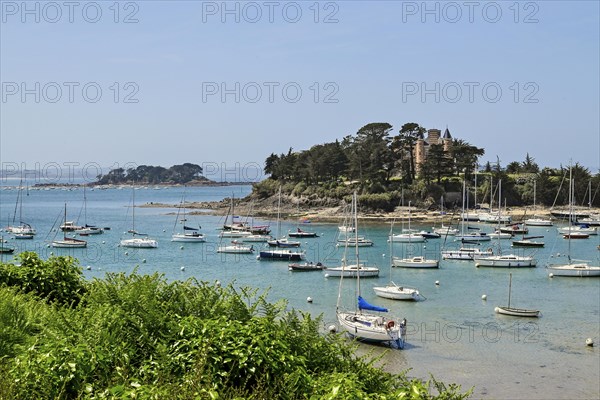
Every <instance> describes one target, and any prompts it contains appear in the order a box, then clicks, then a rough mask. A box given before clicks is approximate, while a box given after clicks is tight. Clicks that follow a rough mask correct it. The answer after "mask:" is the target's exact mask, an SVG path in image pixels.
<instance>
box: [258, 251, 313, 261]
mask: <svg viewBox="0 0 600 400" xmlns="http://www.w3.org/2000/svg"><path fill="white" fill-rule="evenodd" d="M258 257H259V259H260V260H281V261H301V260H302V259H303V258H304V254H303V253H298V252H294V251H289V250H288V251H285V250H265V251H261V252H260V253H259V256H258Z"/></svg>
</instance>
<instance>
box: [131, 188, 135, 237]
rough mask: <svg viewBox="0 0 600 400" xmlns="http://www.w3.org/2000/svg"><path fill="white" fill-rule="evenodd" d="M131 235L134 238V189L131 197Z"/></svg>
mask: <svg viewBox="0 0 600 400" xmlns="http://www.w3.org/2000/svg"><path fill="white" fill-rule="evenodd" d="M131 205H132V207H131V234H132V235H133V236H135V187H134V188H133V194H132V195H131Z"/></svg>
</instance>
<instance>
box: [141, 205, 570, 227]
mask: <svg viewBox="0 0 600 400" xmlns="http://www.w3.org/2000/svg"><path fill="white" fill-rule="evenodd" d="M137 207H140V208H166V209H169V208H172V209H177V208H179V207H180V206H179V205H178V204H165V203H154V202H150V203H146V204H142V205H139V206H137ZM185 207H186V209H187V210H190V211H188V214H190V215H214V216H224V215H227V214H228V213H229V209H230V203H229V201H228V200H227V199H226V200H222V201H214V202H194V203H186V206H185ZM238 208H241V209H242V210H243V211H242V210H241V212H237V211H236V215H243V216H245V215H249V213H248V212H247V211H249V210H250V209H251V207H247V206H245V205H239V206H238ZM199 210H202V211H199ZM474 211H475V210H474ZM277 213H278V212H277V207H273V206H267V207H263V208H260V209H255V211H254V213H253V215H252V216H253V217H254V218H261V219H276V218H277ZM502 215H509V216H511V217H512V222H513V223H517V222H520V221H522V220H524V219H527V218H530V217H532V216H533V210H531V208H530V207H527V206H525V207H512V208H510V209H508V210H506V212H503V213H502ZM535 215H536V216H539V217H544V218H548V219H551V220H552V221H560V219H557V218H555V217H553V216H552V215H551V214H550V209H540V208H537V209H536V212H535ZM345 218H346V216H345V214H344V211H343V207H323V206H315V207H313V208H311V209H308V210H302V209H300V210H298V209H297V208H294V207H282V209H281V210H280V219H281V220H285V221H297V220H298V219H300V220H305V221H307V223H308V222H310V223H315V222H316V223H342V222H343V221H344V219H345ZM408 218H409V207H406V206H405V207H397V208H396V210H394V211H392V212H387V213H386V212H376V213H360V212H359V213H358V219H359V220H361V221H363V222H367V223H390V222H393V221H395V220H396V221H403V220H404V221H408ZM410 220H411V221H412V222H415V223H416V224H441V223H445V224H446V225H449V224H453V225H455V224H457V223H460V221H461V219H460V212H459V211H456V212H453V213H445V214H443V215H441V214H440V212H439V211H428V210H422V209H418V208H416V207H411V208H410ZM473 222H476V221H473ZM489 225H490V226H492V225H494V224H492V223H490V224H489Z"/></svg>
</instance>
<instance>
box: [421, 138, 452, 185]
mask: <svg viewBox="0 0 600 400" xmlns="http://www.w3.org/2000/svg"><path fill="white" fill-rule="evenodd" d="M453 173H454V162H453V160H452V158H451V157H450V155H449V154H448V153H447V152H446V151H444V145H443V144H432V145H430V146H429V153H428V154H427V160H426V161H425V164H424V165H423V168H422V169H421V175H422V176H423V178H424V179H425V181H426V182H427V184H430V183H431V179H432V178H435V179H436V182H437V183H438V184H439V183H441V182H442V177H444V176H451V175H453Z"/></svg>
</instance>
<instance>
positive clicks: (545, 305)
mask: <svg viewBox="0 0 600 400" xmlns="http://www.w3.org/2000/svg"><path fill="white" fill-rule="evenodd" d="M250 190H251V188H250V186H243V185H241V186H223V187H206V188H188V189H186V200H188V201H215V200H221V199H223V198H225V197H230V196H231V195H232V193H233V194H234V195H235V197H243V196H245V195H246V194H248V193H249V191H250ZM16 195H17V191H16V190H14V189H13V190H6V189H5V190H0V225H1V226H5V225H6V224H8V222H9V220H11V219H12V214H13V212H14V209H15V201H16ZM86 196H87V200H88V201H87V222H88V223H90V224H96V225H98V226H102V227H104V226H108V227H111V230H110V231H107V232H106V233H105V234H103V235H98V236H89V237H88V238H87V239H86V240H88V248H87V249H70V250H65V249H51V248H48V247H47V243H46V241H48V240H52V239H53V237H54V235H55V234H57V232H52V231H51V228H52V226H53V225H54V224H55V223H56V222H57V221H59V222H60V221H62V218H63V212H64V203H65V202H66V203H67V212H68V219H70V220H76V219H77V217H78V216H79V215H80V214H81V216H80V217H79V222H80V223H83V222H84V221H83V212H82V211H81V210H82V204H83V190H82V189H74V190H61V189H54V190H29V195H28V196H24V208H23V220H24V221H26V222H29V223H31V224H32V225H33V226H34V227H35V228H36V229H37V230H38V235H37V236H36V238H35V239H34V240H30V241H16V240H10V239H9V241H10V242H11V244H12V245H15V246H17V248H18V250H20V251H23V250H35V251H38V252H40V253H41V254H42V255H43V256H48V255H50V253H51V252H53V253H54V254H65V255H67V254H68V255H73V256H75V257H77V258H79V259H80V262H81V265H83V266H84V267H86V269H85V270H84V274H85V276H86V278H88V279H92V278H95V277H98V278H101V277H103V276H104V274H105V273H106V272H120V271H124V272H131V271H133V270H134V269H135V268H138V271H139V272H142V273H153V272H155V271H158V272H161V273H163V274H165V276H166V277H167V278H168V279H187V278H191V277H194V278H196V279H198V280H203V281H211V282H212V281H216V280H219V281H220V282H221V283H222V284H227V283H230V282H234V284H235V285H237V286H251V287H256V288H261V289H265V290H266V289H268V290H269V296H270V299H271V300H278V299H287V301H288V304H289V306H290V308H291V307H294V308H296V309H300V310H303V311H308V312H311V313H313V314H315V315H318V314H321V313H322V314H323V319H324V325H329V324H331V323H333V322H334V321H335V304H336V300H337V293H338V286H339V280H338V279H337V278H326V277H325V275H324V273H321V272H306V273H292V272H289V271H288V270H287V263H286V262H274V261H271V262H268V261H258V260H256V257H255V255H231V254H218V253H216V248H217V246H218V245H219V239H218V236H217V235H218V233H219V231H218V230H217V228H218V227H219V226H221V224H222V223H223V219H222V217H217V216H210V215H200V216H190V217H189V223H191V224H196V225H197V224H200V225H201V226H202V231H203V232H204V233H205V234H206V235H207V242H206V243H204V244H187V243H183V248H181V246H182V243H175V242H171V241H170V237H171V234H172V231H173V226H174V223H175V214H174V210H173V209H163V208H137V207H136V213H135V215H136V221H135V223H136V229H137V230H139V231H143V232H146V233H148V234H149V235H150V236H151V237H153V238H154V239H157V240H158V242H159V248H158V249H141V250H135V249H124V248H120V247H118V246H117V245H118V242H119V240H120V238H121V236H122V235H123V232H125V231H126V230H127V229H130V228H131V211H130V208H129V207H128V206H129V205H130V204H131V198H132V190H131V189H127V188H125V189H122V190H119V189H107V190H98V189H96V190H94V191H90V190H88V191H87V192H86ZM181 196H182V189H181V188H156V189H155V188H153V187H149V188H140V189H138V190H136V191H135V199H136V204H137V205H141V204H145V203H149V202H155V203H168V204H176V203H178V202H179V201H180V199H181ZM239 211H240V214H242V215H243V211H244V210H239ZM236 213H237V212H236ZM262 222H266V223H271V226H272V227H273V230H274V231H275V225H276V224H275V221H256V222H255V223H257V224H258V223H262ZM481 226H485V225H481ZM415 227H416V228H421V227H420V226H415ZM485 227H486V228H487V230H488V231H491V230H492V227H491V226H485ZM295 228H296V223H295V222H293V221H288V222H283V223H282V229H281V230H282V232H287V231H288V230H293V229H295ZM304 228H305V229H309V230H313V231H316V232H318V233H319V234H320V235H321V237H320V238H317V239H305V240H303V248H304V250H306V255H307V260H311V261H321V262H323V263H324V264H325V265H329V266H333V265H339V262H340V259H341V258H342V256H343V254H342V252H343V249H338V248H336V247H335V239H336V235H337V231H338V229H337V224H317V223H312V224H309V225H308V226H304ZM426 228H429V227H426ZM389 229H390V227H389V225H388V224H364V225H362V226H361V229H360V234H361V235H364V236H366V237H368V238H370V239H372V240H373V241H374V242H375V243H376V245H375V246H374V247H372V248H363V249H361V259H364V260H366V261H367V262H369V263H370V264H376V265H378V266H379V267H380V269H381V274H380V277H379V278H375V279H363V280H362V293H363V295H364V297H365V298H366V299H367V300H368V301H370V302H373V303H376V304H379V305H383V306H386V307H388V308H390V310H391V312H392V314H394V315H395V316H397V317H400V318H402V317H405V318H407V320H408V333H409V336H408V345H407V347H406V350H404V351H398V350H387V349H386V348H383V347H376V346H368V345H364V346H361V349H360V351H364V352H369V351H371V352H374V353H375V354H380V353H384V355H383V358H382V361H383V362H384V363H385V364H386V368H387V369H389V370H391V371H401V370H404V369H407V368H411V371H410V373H409V375H411V376H418V377H422V378H428V376H429V373H430V372H431V373H432V374H433V375H434V376H435V377H436V378H437V379H439V380H442V381H446V382H456V383H459V384H462V385H463V388H465V389H466V388H469V387H471V386H475V396H474V397H475V398H482V397H483V398H497V399H537V398H539V399H548V398H557V399H591V398H599V397H600V385H599V384H598V376H600V355H599V353H598V347H597V346H599V345H600V279H598V278H587V279H582V278H559V277H556V278H549V277H548V274H547V272H546V271H545V268H544V265H545V264H546V263H547V262H548V261H554V260H555V258H556V257H552V258H551V257H550V256H551V255H554V256H555V255H556V254H557V253H561V254H564V253H565V252H566V249H567V242H566V241H565V240H563V239H562V238H559V237H557V235H556V228H555V227H552V228H546V227H540V228H536V227H531V228H530V231H531V232H530V234H531V235H537V234H540V235H544V236H545V239H544V241H545V242H546V247H545V248H543V249H539V250H537V251H536V253H535V254H536V258H537V259H538V263H539V265H538V267H537V268H525V269H518V270H514V269H511V270H510V272H512V274H513V282H512V283H513V291H512V301H511V304H512V305H513V306H515V307H523V308H535V309H540V310H541V311H542V314H543V316H542V318H539V319H533V320H530V319H522V318H521V319H519V318H513V317H506V316H498V315H496V314H495V313H494V307H495V306H497V305H506V303H507V300H508V274H509V270H508V269H500V268H499V269H495V268H476V267H475V265H474V263H472V262H465V261H442V262H441V264H440V269H439V270H410V269H400V268H395V269H394V270H392V271H390V269H389V257H390V252H391V251H390V248H389V245H388V244H387V243H386V238H387V235H388V233H389ZM59 234H60V233H59ZM504 243H505V245H506V243H508V242H507V241H504ZM598 243H599V239H598V237H597V236H596V237H594V236H592V238H591V239H588V240H577V241H573V242H572V254H573V255H574V256H575V258H581V259H589V260H596V262H598V257H599V256H598V253H600V252H599V251H598V250H597V248H596V246H597V245H598ZM442 244H443V241H442V240H439V239H438V240H429V241H428V242H427V243H425V244H419V245H413V246H407V245H403V244H399V243H398V244H395V245H394V250H393V251H394V253H395V255H400V254H403V255H407V254H408V253H413V254H417V255H420V254H422V253H423V254H425V255H427V256H428V257H437V255H438V254H439V251H440V248H441V246H442ZM255 247H256V245H255ZM529 252H530V251H528V253H529ZM519 254H520V252H519ZM350 258H351V257H349V259H350ZM88 266H89V269H87V267H88ZM182 267H183V268H182ZM390 274H391V276H390ZM390 279H392V280H393V281H394V282H396V283H398V284H404V285H408V286H413V287H417V288H418V289H419V290H420V291H421V293H422V294H423V295H424V296H425V297H426V300H425V301H422V302H416V303H413V302H394V301H392V300H386V299H381V298H378V297H376V296H375V295H374V293H373V291H372V289H371V288H372V287H373V286H377V285H382V284H385V283H386V282H388V281H389V280H390ZM436 281H439V285H436V284H435V282H436ZM344 283H345V286H346V285H347V289H348V290H347V291H345V294H346V296H345V297H344V298H343V300H344V302H345V304H347V305H349V304H350V302H351V297H352V296H353V295H354V290H353V289H354V284H355V282H354V281H351V280H346V281H344ZM483 294H485V295H487V300H486V301H484V300H482V298H481V296H482V295H483ZM309 296H310V297H312V298H313V302H312V303H308V302H307V300H306V299H307V297H309ZM588 337H591V338H592V339H593V340H594V342H595V343H596V347H587V346H586V345H585V339H586V338H588Z"/></svg>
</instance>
